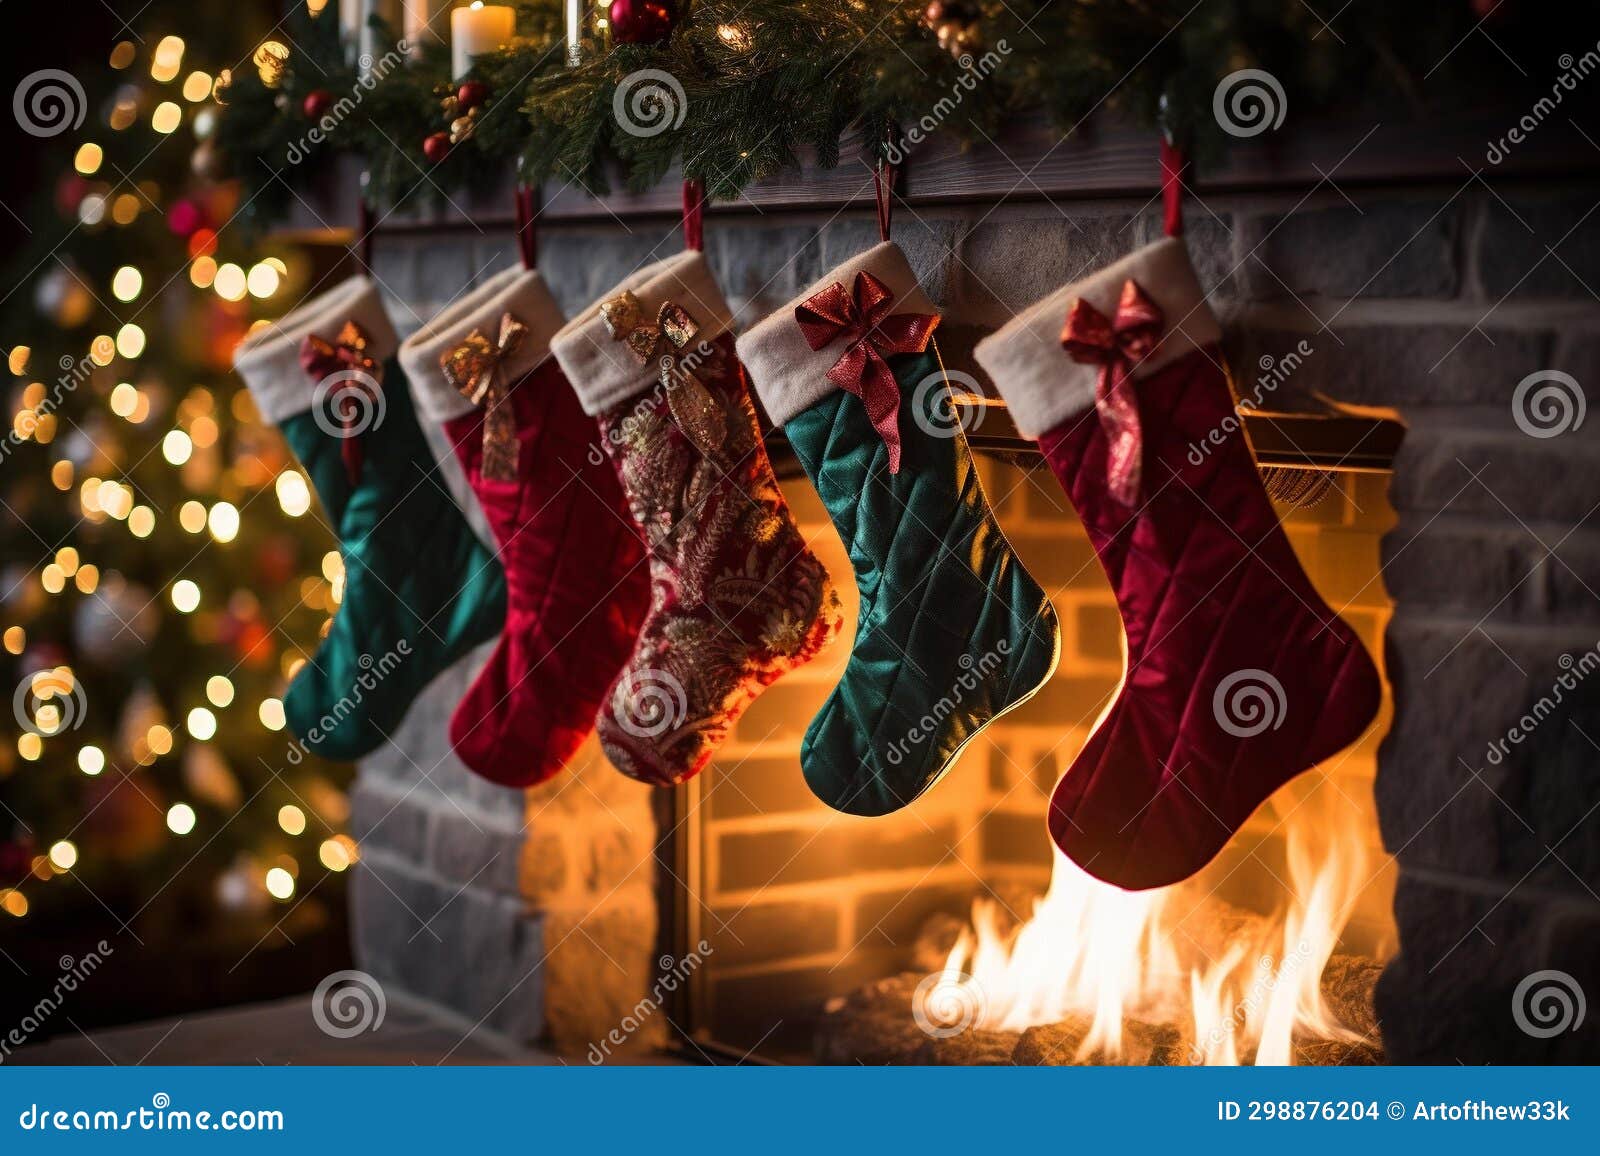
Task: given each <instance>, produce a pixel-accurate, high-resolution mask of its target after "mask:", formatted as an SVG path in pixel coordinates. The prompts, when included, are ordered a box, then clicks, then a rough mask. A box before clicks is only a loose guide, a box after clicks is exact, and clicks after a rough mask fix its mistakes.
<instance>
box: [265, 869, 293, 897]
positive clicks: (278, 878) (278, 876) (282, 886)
mask: <svg viewBox="0 0 1600 1156" xmlns="http://www.w3.org/2000/svg"><path fill="white" fill-rule="evenodd" d="M266 885H267V894H268V895H270V896H272V897H273V898H274V899H277V900H279V901H280V902H282V901H287V900H289V899H291V898H293V897H294V876H293V875H290V874H289V873H288V872H287V871H285V870H284V869H283V868H282V867H273V868H272V869H270V870H269V871H268V872H267V878H266Z"/></svg>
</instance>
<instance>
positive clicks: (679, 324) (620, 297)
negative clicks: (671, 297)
mask: <svg viewBox="0 0 1600 1156" xmlns="http://www.w3.org/2000/svg"><path fill="white" fill-rule="evenodd" d="M644 315H645V314H644V306H643V305H641V304H640V303H639V299H638V298H637V297H635V296H634V295H633V294H632V293H630V292H628V291H627V290H626V289H624V290H623V291H622V292H621V293H619V294H617V296H615V297H613V298H611V299H610V300H609V301H603V302H601V304H600V316H601V318H602V319H604V321H605V323H606V329H607V330H609V331H610V333H611V338H612V340H613V341H621V342H623V343H624V344H626V345H627V347H628V351H629V352H630V353H632V354H633V356H634V359H635V360H637V361H638V362H639V364H640V365H648V364H649V363H650V359H651V358H659V364H660V368H661V387H662V389H663V390H665V391H666V395H667V408H668V409H669V410H671V412H672V420H673V421H675V422H677V424H678V428H679V429H681V430H682V431H683V435H684V437H686V438H688V439H689V441H690V442H691V443H692V444H693V445H694V446H695V447H696V448H697V449H699V450H700V452H701V453H703V454H706V455H708V456H709V455H713V454H715V453H717V452H718V451H719V450H721V449H722V443H723V441H724V440H725V439H726V438H727V434H728V427H727V422H726V420H725V419H724V416H723V413H722V407H721V406H720V405H718V404H717V399H716V398H714V397H713V396H712V395H711V391H710V390H709V389H707V388H706V387H705V384H704V383H703V382H702V381H701V380H700V379H699V378H698V377H696V376H695V375H694V369H695V368H696V366H698V365H699V364H701V363H703V362H706V361H708V360H710V359H712V358H714V357H715V352H714V350H710V349H709V348H708V347H706V346H701V347H700V348H698V349H696V350H694V351H693V353H691V354H690V355H689V356H687V357H686V356H684V350H685V349H687V348H688V346H689V343H690V342H692V341H693V340H694V339H695V338H696V337H698V336H699V334H700V324H699V322H697V321H696V320H695V319H694V317H693V316H691V315H690V313H689V311H688V310H687V309H685V308H684V307H683V306H682V305H679V304H677V303H676V302H674V301H663V302H662V303H661V308H660V309H659V310H657V311H656V319H655V323H654V324H651V323H649V322H646V321H645V320H644Z"/></svg>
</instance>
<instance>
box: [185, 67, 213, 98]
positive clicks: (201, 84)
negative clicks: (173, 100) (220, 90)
mask: <svg viewBox="0 0 1600 1156" xmlns="http://www.w3.org/2000/svg"><path fill="white" fill-rule="evenodd" d="M211 85H212V76H211V74H210V73H208V72H191V73H190V74H189V75H188V76H186V77H184V78H183V99H184V100H187V101H188V102H189V103H190V104H199V103H200V102H201V101H202V100H204V99H206V97H208V96H210V95H211Z"/></svg>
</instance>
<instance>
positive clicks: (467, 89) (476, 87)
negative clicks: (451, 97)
mask: <svg viewBox="0 0 1600 1156" xmlns="http://www.w3.org/2000/svg"><path fill="white" fill-rule="evenodd" d="M488 99H489V86H488V85H487V84H485V83H483V81H481V80H469V81H467V82H466V83H465V84H463V85H462V86H461V87H460V88H458V89H456V107H457V108H458V109H460V110H461V111H462V112H471V111H472V110H473V109H475V108H477V107H478V106H479V105H481V104H482V103H483V102H484V101H486V100H488Z"/></svg>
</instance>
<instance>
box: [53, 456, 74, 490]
mask: <svg viewBox="0 0 1600 1156" xmlns="http://www.w3.org/2000/svg"><path fill="white" fill-rule="evenodd" d="M73 472H74V471H73V468H72V462H70V461H69V460H68V459H66V458H62V459H61V460H60V461H58V462H56V463H55V464H54V465H53V466H51V467H50V484H51V485H53V486H55V488H56V489H58V490H70V489H72V475H73Z"/></svg>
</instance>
